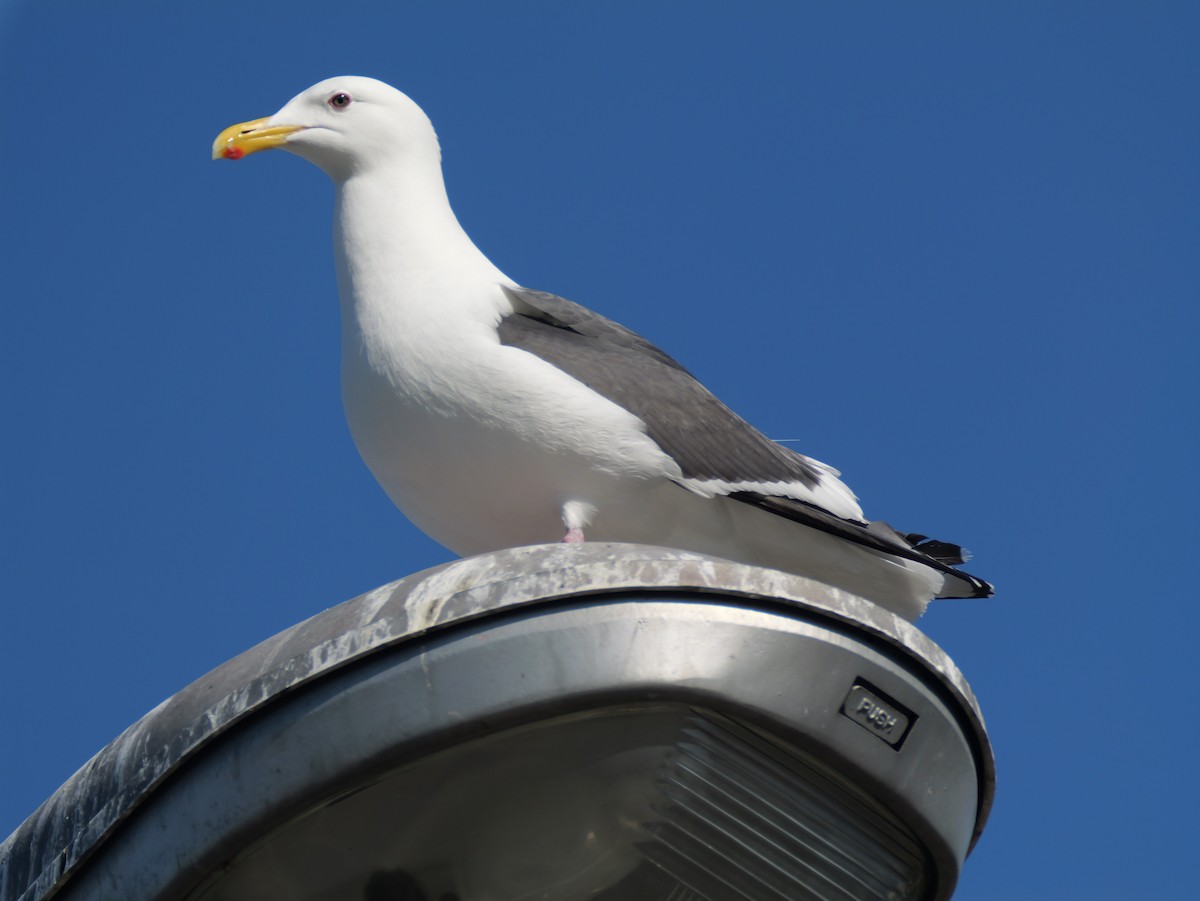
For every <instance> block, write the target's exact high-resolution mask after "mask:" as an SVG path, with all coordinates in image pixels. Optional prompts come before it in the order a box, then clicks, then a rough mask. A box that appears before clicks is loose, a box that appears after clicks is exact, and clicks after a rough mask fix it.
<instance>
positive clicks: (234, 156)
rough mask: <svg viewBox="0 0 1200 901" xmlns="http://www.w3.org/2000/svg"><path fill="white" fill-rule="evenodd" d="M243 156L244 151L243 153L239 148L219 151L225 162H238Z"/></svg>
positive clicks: (227, 148)
mask: <svg viewBox="0 0 1200 901" xmlns="http://www.w3.org/2000/svg"><path fill="white" fill-rule="evenodd" d="M245 155H246V151H244V150H243V149H242V148H241V147H226V148H225V149H224V150H222V151H221V156H223V157H225V159H227V160H240V159H241V158H242V157H244V156H245Z"/></svg>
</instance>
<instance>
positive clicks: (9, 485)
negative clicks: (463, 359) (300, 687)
mask: <svg viewBox="0 0 1200 901" xmlns="http://www.w3.org/2000/svg"><path fill="white" fill-rule="evenodd" d="M1198 37H1200V8H1198V7H1196V6H1195V5H1194V4H1186V3H1170V2H1157V3H1152V4H1135V3H1125V4H1109V3H1066V2H1015V3H975V4H955V3H926V4H919V5H918V4H892V3H887V4H884V3H856V4H835V3H820V4H818V3H811V4H810V3H788V4H784V3H772V4H768V3H753V2H751V3H742V4H738V6H737V11H736V12H734V11H733V5H732V4H705V3H687V4H685V3H682V2H674V3H665V2H644V0H643V2H636V3H635V2H612V3H606V4H593V5H590V6H587V7H585V6H584V5H583V4H567V3H549V2H521V3H485V2H478V0H471V2H467V0H464V2H456V3H432V2H428V3H403V4H402V3H396V4H386V5H384V4H380V5H379V6H378V7H376V6H375V5H373V4H365V3H361V2H354V0H343V2H340V3H339V4H336V5H334V4H316V3H308V2H288V3H257V4H253V3H232V2H227V0H214V2H209V3H205V4H159V3H151V2H148V0H120V2H111V3H106V4H96V3H90V2H89V3H84V2H58V3H32V2H19V3H12V2H9V3H7V4H6V5H0V85H2V86H3V91H0V122H3V123H4V124H3V140H2V141H0V165H2V167H3V168H2V171H3V172H4V177H3V179H0V240H2V246H3V253H2V255H0V285H2V286H3V287H2V288H0V292H2V293H0V315H2V317H3V318H2V324H0V392H2V393H0V401H2V404H3V426H2V430H0V459H2V460H3V465H2V467H0V509H2V510H3V515H2V518H0V529H2V532H0V542H2V544H0V547H2V548H3V551H2V559H3V569H2V571H0V580H2V581H0V592H2V594H0V640H2V641H3V648H4V653H3V654H2V655H0V685H2V686H3V696H4V704H3V710H4V715H3V721H2V728H0V773H3V774H5V775H4V776H3V777H0V835H6V834H7V833H8V832H9V831H11V829H13V828H15V827H16V826H17V825H18V824H19V823H20V822H21V820H23V819H24V818H25V816H27V815H28V814H29V813H30V812H32V810H33V809H34V808H35V807H36V806H37V804H38V803H40V801H41V800H43V799H44V798H45V797H46V796H48V795H49V794H50V793H52V792H53V791H54V790H55V789H56V788H57V786H58V785H59V784H61V782H62V781H63V780H65V779H66V778H67V777H68V776H70V774H71V773H72V772H74V770H75V769H76V768H78V767H79V766H80V765H82V764H83V763H84V762H85V761H86V760H87V758H88V757H90V756H91V755H92V754H93V753H94V752H95V751H97V750H98V749H99V748H101V747H102V746H103V745H104V744H106V743H107V742H108V741H109V740H110V739H111V738H113V737H114V736H115V735H117V734H118V733H119V732H120V731H121V730H122V729H124V728H125V726H127V725H128V724H130V723H131V722H133V721H134V720H135V719H137V718H138V717H139V716H141V715H142V714H143V713H145V712H146V711H147V710H148V709H149V708H151V707H153V706H154V705H155V704H157V703H158V702H159V701H160V700H162V699H163V698H165V697H167V696H168V695H170V694H172V693H174V692H175V691H177V690H179V689H180V688H182V687H183V686H184V685H186V684H188V683H189V682H191V681H192V680H194V679H196V678H198V677H199V676H201V675H203V674H204V673H205V672H206V671H208V670H209V669H211V668H212V667H214V666H216V665H218V664H220V663H221V662H222V661H224V660H226V659H227V658H229V657H231V656H233V655H235V654H237V653H239V652H240V651H242V650H244V649H246V648H248V647H250V646H251V645H253V644H255V643H256V642H258V641H260V640H261V639H263V638H265V637H267V636H269V635H271V634H273V633H275V632H277V631H279V630H280V629H283V628H285V627H287V626H289V625H291V624H292V623H294V622H297V621H299V620H300V619H303V618H305V617H307V616H310V615H312V614H314V613H316V612H319V611H320V610H322V609H324V608H326V607H329V606H332V605H334V604H336V603H339V602H340V601H343V600H345V599H347V598H350V597H352V596H354V595H357V594H359V593H361V592H363V591H365V590H367V589H370V588H373V587H375V586H376V585H379V584H382V583H384V582H387V581H390V580H392V579H395V578H398V577H400V576H403V575H406V574H408V573H410V572H413V571H416V570H419V569H422V568H424V567H427V566H430V565H433V564H436V563H439V562H442V561H444V560H446V559H449V557H450V555H449V553H448V552H446V551H445V550H443V549H441V548H440V547H438V546H437V545H435V544H433V543H432V542H431V541H430V540H428V539H427V538H425V537H424V536H422V535H421V534H420V533H418V532H417V531H416V530H415V529H414V528H413V527H411V526H410V525H409V524H408V523H407V522H406V521H405V519H404V518H403V516H401V515H400V514H399V513H398V512H397V511H395V510H394V508H392V507H391V505H390V503H389V502H388V501H387V499H386V498H385V497H384V495H383V494H382V492H381V491H380V490H379V489H378V488H377V487H376V486H375V484H374V482H373V480H372V478H371V476H370V475H369V473H368V472H367V471H366V469H365V467H364V466H363V464H362V463H361V462H360V461H359V459H358V457H357V455H356V453H355V450H354V447H353V445H352V443H351V441H350V439H349V436H348V434H347V431H346V428H345V425H344V422H343V420H342V414H341V408H340V400H339V396H338V381H337V370H338V360H337V354H338V339H337V325H338V320H337V306H336V296H335V286H334V278H333V267H332V260H331V257H330V251H329V244H330V238H329V232H330V223H329V215H330V205H331V189H330V186H329V184H328V182H327V180H326V179H325V177H324V176H323V175H322V174H321V173H320V172H319V171H318V170H316V169H314V168H312V167H311V166H308V165H307V164H306V163H303V162H302V161H300V160H298V159H296V158H293V157H290V156H287V155H285V154H269V155H262V156H256V157H253V158H251V159H249V160H245V161H243V162H242V163H239V164H237V165H230V164H224V163H223V164H217V163H213V162H210V161H209V159H208V157H209V147H210V144H211V142H212V139H213V137H214V136H215V135H216V134H217V132H218V131H220V130H221V129H222V128H224V127H225V126H226V125H229V124H232V123H233V122H236V121H241V120H244V119H249V118H254V117H257V116H262V115H267V114H270V113H272V112H274V111H275V110H276V109H277V108H278V107H280V106H281V105H282V104H283V103H284V102H285V101H286V100H287V99H288V98H290V97H291V96H292V95H294V94H295V93H297V92H299V91H300V90H302V89H303V88H305V87H307V86H308V85H310V84H312V83H313V82H316V81H318V80H320V79H322V78H325V77H327V76H330V75H335V74H365V75H373V76H375V77H378V78H382V79H383V80H385V81H388V82H390V83H392V84H395V85H396V86H397V87H400V88H401V89H402V90H404V91H406V92H407V93H409V94H410V95H411V96H412V97H413V98H414V99H416V100H417V102H418V103H420V104H421V105H422V106H423V107H424V108H425V109H426V111H427V112H428V113H429V114H430V116H431V118H432V119H433V121H434V124H435V126H436V127H437V128H438V131H439V134H440V136H441V140H442V145H443V149H444V158H445V167H446V173H447V182H448V185H449V189H450V193H451V199H452V201H453V203H454V206H455V208H456V210H457V212H458V214H459V218H460V220H461V221H462V222H463V224H464V226H465V227H466V228H467V230H468V232H469V233H470V234H471V235H472V237H473V238H474V239H475V241H476V243H477V244H478V245H479V246H480V247H481V248H482V249H483V250H484V251H485V252H486V253H487V254H488V255H489V256H490V257H491V258H492V259H493V261H494V262H496V263H497V264H498V265H499V266H500V267H501V268H502V269H504V270H505V271H506V272H507V273H508V274H509V275H511V276H512V277H513V278H515V279H517V280H518V281H521V282H523V283H524V284H527V285H528V286H530V287H534V288H540V289H544V290H549V291H554V292H556V293H560V294H563V295H565V296H567V297H570V298H572V299H574V300H577V301H579V302H582V303H585V304H587V305H589V306H593V307H596V308H598V309H600V310H601V311H602V312H604V313H605V314H607V315H609V316H612V317H613V318H616V319H617V320H618V321H621V322H623V323H625V324H626V325H629V326H630V327H632V328H634V329H636V330H637V331H639V332H641V333H643V334H645V335H646V336H648V337H649V338H651V339H652V340H654V341H655V342H656V343H658V344H660V345H662V346H663V347H665V348H666V349H667V350H668V351H669V352H671V353H672V354H674V355H675V356H677V357H678V358H680V359H681V360H682V361H683V362H684V363H685V365H688V366H689V367H690V368H691V369H692V370H693V371H695V372H696V373H697V374H698V375H699V376H700V377H701V378H702V379H703V380H704V381H705V382H706V383H707V384H708V385H709V386H710V387H711V388H713V390H715V391H716V393H717V394H718V395H720V396H721V397H722V398H723V399H725V400H726V401H727V402H728V403H729V404H730V405H731V406H732V407H734V409H736V410H738V411H739V412H740V413H741V414H742V415H743V416H745V417H746V418H747V419H749V420H750V421H751V422H753V423H754V424H755V425H757V426H758V427H760V428H761V429H762V430H764V431H765V432H766V433H767V434H769V435H772V436H773V437H778V438H800V439H801V440H800V441H799V442H797V443H795V444H793V447H795V448H797V449H798V450H801V451H803V452H806V453H809V454H811V455H813V456H815V457H817V458H819V459H822V460H826V461H828V462H830V463H832V464H834V465H836V466H838V467H839V468H840V469H841V470H842V471H843V473H844V474H845V478H846V480H847V481H848V483H849V484H850V485H851V486H852V487H853V488H854V489H855V490H856V491H857V493H858V494H859V496H860V497H861V499H862V501H863V505H864V507H865V508H866V510H867V512H868V514H870V515H872V516H876V517H881V518H886V519H888V520H889V521H891V522H893V523H894V524H895V525H897V526H899V527H902V528H904V529H908V530H919V531H922V532H926V533H929V534H933V535H937V536H941V537H945V538H948V539H952V540H956V541H961V542H962V543H964V544H966V545H968V546H969V547H971V548H972V549H973V550H974V551H975V553H976V559H975V561H974V566H973V570H974V571H976V572H978V573H979V574H980V575H982V576H985V577H987V578H989V579H991V580H993V581H995V582H996V583H997V585H998V588H999V596H998V597H997V598H996V599H995V600H993V601H986V602H944V603H941V604H937V605H934V607H933V608H932V610H931V612H930V613H929V614H927V616H926V617H925V618H924V619H923V620H922V621H921V624H920V625H921V626H922V628H924V629H925V630H926V631H927V632H928V633H929V634H930V635H931V636H932V637H933V638H934V639H935V640H936V641H937V642H938V643H939V644H941V645H942V647H944V648H945V649H946V650H947V651H948V652H949V653H950V655H951V656H952V657H953V658H954V659H955V660H956V661H957V662H958V664H959V666H960V667H961V668H962V670H963V671H964V672H965V674H966V675H967V677H968V679H969V680H970V682H971V683H972V685H973V686H974V688H975V690H976V693H977V694H978V695H979V698H980V701H981V703H982V706H983V710H984V713H985V715H986V717H987V720H988V725H989V728H990V730H991V734H992V738H993V741H994V743H995V749H996V753H997V758H998V765H999V778H1000V784H999V791H998V795H997V800H996V807H995V811H994V814H993V816H992V820H991V823H990V825H989V827H988V830H987V832H986V833H985V835H984V837H983V840H982V842H981V844H980V845H979V847H978V849H977V851H976V853H975V854H974V855H973V856H972V858H971V859H970V860H969V861H968V862H967V866H966V869H965V873H964V876H963V879H962V881H961V883H960V890H959V894H958V897H959V898H962V899H1012V898H1022V899H1039V898H1046V899H1061V898H1084V897H1087V898H1129V897H1144V898H1149V897H1155V898H1170V897H1185V896H1188V895H1189V894H1190V892H1192V891H1194V881H1195V880H1194V867H1193V866H1192V865H1191V863H1190V860H1191V858H1192V845H1193V843H1194V842H1193V840H1192V838H1193V835H1194V816H1193V810H1194V805H1195V803H1196V800H1197V797H1196V795H1197V793H1196V789H1195V786H1194V784H1193V782H1194V780H1192V778H1191V776H1190V770H1188V769H1187V766H1186V764H1185V766H1184V767H1182V768H1181V767H1179V766H1178V763H1179V762H1181V761H1186V760H1187V759H1190V756H1191V755H1192V754H1194V749H1195V747H1196V740H1197V738H1198V735H1197V718H1196V717H1195V716H1194V714H1193V712H1192V711H1191V709H1190V706H1189V702H1188V700H1187V699H1188V697H1189V695H1190V689H1189V686H1190V683H1191V680H1192V679H1194V678H1195V674H1196V666H1195V663H1194V661H1195V652H1194V650H1193V647H1194V645H1195V638H1194V636H1195V635H1196V633H1197V631H1198V630H1200V613H1198V612H1197V598H1196V594H1197V592H1196V589H1195V587H1194V581H1193V577H1192V575H1191V573H1190V569H1191V568H1192V565H1193V561H1194V560H1195V557H1196V553H1195V550H1194V538H1193V532H1194V528H1193V527H1192V526H1191V523H1192V522H1193V521H1194V517H1195V506H1196V500H1197V498H1196V479H1195V478H1194V477H1193V476H1192V475H1191V473H1192V471H1193V469H1194V466H1195V462H1194V448H1195V447H1196V400H1195V398H1196V393H1197V366H1196V362H1195V360H1196V350H1195V343H1196V335H1197V327H1198V325H1200V322H1198V317H1197V313H1196V302H1197V299H1198V296H1200V279H1198V277H1197V276H1198V274H1200V273H1198V272H1197V269H1198V268H1200V267H1198V265H1197V259H1198V254H1197V247H1198V239H1200V213H1198V212H1197V201H1198V199H1200V192H1198V191H1197V188H1198V187H1200V185H1198V182H1200V125H1198V122H1200V120H1198V118H1197V115H1196V106H1195V100H1196V87H1197V84H1200V54H1197V52H1196V49H1195V48H1196V46H1197V43H1196V42H1197V39H1198ZM1181 770H1182V771H1181Z"/></svg>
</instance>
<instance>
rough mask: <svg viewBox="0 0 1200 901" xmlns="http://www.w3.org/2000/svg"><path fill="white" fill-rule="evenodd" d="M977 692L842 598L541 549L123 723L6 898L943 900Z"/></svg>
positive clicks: (957, 852) (986, 750) (343, 623)
mask: <svg viewBox="0 0 1200 901" xmlns="http://www.w3.org/2000/svg"><path fill="white" fill-rule="evenodd" d="M993 786H994V769H993V761H992V756H991V749H990V745H989V743H988V739H987V735H986V733H985V731H984V728H983V723H982V719H981V717H980V714H979V709H978V706H977V704H976V702H975V700H974V697H973V696H972V694H971V691H970V688H969V687H968V686H967V684H966V682H965V680H964V679H963V677H962V675H961V674H960V673H959V671H958V670H957V669H956V668H955V666H954V664H953V663H952V662H951V661H950V660H949V658H948V657H946V655H945V654H944V653H943V652H942V651H941V650H940V649H938V648H937V647H936V646H935V645H934V644H933V643H932V642H930V641H929V640H928V639H927V638H925V636H924V635H923V634H922V633H921V632H919V631H918V630H917V629H915V628H914V627H912V626H911V625H909V624H908V623H906V622H903V621H901V620H899V619H897V618H895V617H893V616H892V615H890V614H889V613H887V612H885V611H882V610H880V609H879V608H878V607H876V606H874V605H872V604H870V603H868V602H866V601H864V600H862V599H860V598H857V597H854V596H851V595H847V594H846V593H845V592H841V591H838V590H836V589H832V588H829V587H827V586H825V585H822V584H819V583H816V582H811V581H809V580H806V579H803V578H800V577H797V576H793V575H788V574H785V573H781V572H777V571H774V570H766V569H760V568H755V567H749V566H744V565H741V564H735V563H729V562H726V561H722V560H718V559H715V558H710V557H705V556H702V555H698V554H691V553H685V552H682V551H675V550H668V549H665V548H651V547H644V546H638V545H611V544H585V545H581V546H575V547H569V546H538V547H531V548H518V549H514V550H509V551H501V552H498V553H494V554H488V555H483V556H481V557H475V558H471V559H467V560H462V561H458V562H455V563H451V564H447V565H445V566H442V567H438V568H435V569H432V570H428V571H426V572H423V573H418V574H416V575H414V576H411V577H409V578H407V579H403V580H401V581H399V582H396V583H393V584H391V585H387V586H384V587H383V588H380V589H377V590H376V591H373V592H370V593H369V594H366V595H364V596H362V597H360V598H356V599H355V600H352V601H348V602H346V603H345V604H342V605H340V606H338V607H335V608H333V609H331V610H328V611H326V612H325V613H322V614H320V615H318V616H316V617H313V618H312V619H310V620H307V621H306V622H303V623H300V624H299V625H297V626H295V627H293V628H291V629H289V630H287V631H285V632H283V633H281V634H280V635H277V636H275V637H274V638H271V639H269V640H267V641H265V642H263V643H262V644H260V645H258V646H257V647H255V648H252V649H250V650H249V651H247V652H245V653H244V654H242V655H241V656H239V657H237V658H235V659H233V660H231V661H229V662H228V663H226V664H224V665H223V666H221V667H218V668H217V669H216V670H214V671H213V672H212V673H210V674H209V675H208V676H206V677H204V678H203V679H200V680H199V681H197V682H196V683H194V684H193V685H191V686H189V687H188V688H186V689H184V690H183V691H182V692H180V693H179V694H177V695H175V696H174V697H172V698H170V699H168V700H167V701H166V702H164V703H163V704H162V705H160V706H159V707H158V708H156V709H155V710H153V711H152V712H151V713H149V714H147V716H146V717H144V718H143V719H142V720H140V721H139V722H138V723H136V724H134V725H133V726H131V727H130V728H129V729H128V730H127V731H126V732H125V733H124V734H123V735H121V736H120V737H119V738H117V739H116V740H115V741H114V742H113V743H112V744H111V745H109V746H108V747H107V748H105V749H104V750H103V751H101V752H100V754H98V755H97V756H96V757H95V758H94V759H93V760H92V761H90V762H89V763H88V764H87V765H86V766H85V767H84V768H83V769H82V770H80V772H79V773H77V774H76V775H75V776H74V777H72V779H71V780H69V781H68V782H67V783H66V784H65V785H64V786H63V787H62V788H61V789H60V790H59V791H58V792H57V793H56V794H55V795H54V796H52V797H51V798H50V799H49V800H48V801H47V802H46V803H45V804H43V805H42V807H41V808H40V809H39V810H38V811H37V812H36V813H35V814H34V815H33V816H32V817H30V818H29V820H27V821H26V822H25V823H24V824H23V825H22V826H21V827H20V828H19V829H18V830H17V831H16V832H15V833H14V834H13V835H12V836H11V837H10V838H9V839H8V840H7V841H6V842H5V843H4V845H3V846H0V898H3V899H4V901H18V899H20V901H34V899H43V898H49V897H51V896H53V897H54V898H55V899H56V901H57V899H67V901H82V899H97V901H99V899H115V898H120V899H194V901H232V899H247V898H255V899H258V898H288V899H303V901H335V899H336V901H341V899H362V901H398V899H404V901H418V899H428V901H525V899H529V901H532V899H540V901H575V899H600V901H616V899H630V901H639V899H647V901H668V899H669V901H702V899H703V901H725V899H789V901H790V899H803V898H819V899H860V898H864V899H865V898H872V899H939V898H947V897H949V896H950V894H951V893H952V891H953V887H954V884H955V882H956V880H957V877H958V874H959V871H960V868H961V866H962V864H963V861H964V859H965V858H966V855H967V853H968V851H969V849H970V847H971V846H972V844H973V842H974V841H975V840H976V839H977V838H978V835H979V833H980V831H981V830H982V828H983V825H984V822H985V820H986V818H987V813H988V809H989V807H990V804H991V798H992V792H993Z"/></svg>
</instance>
